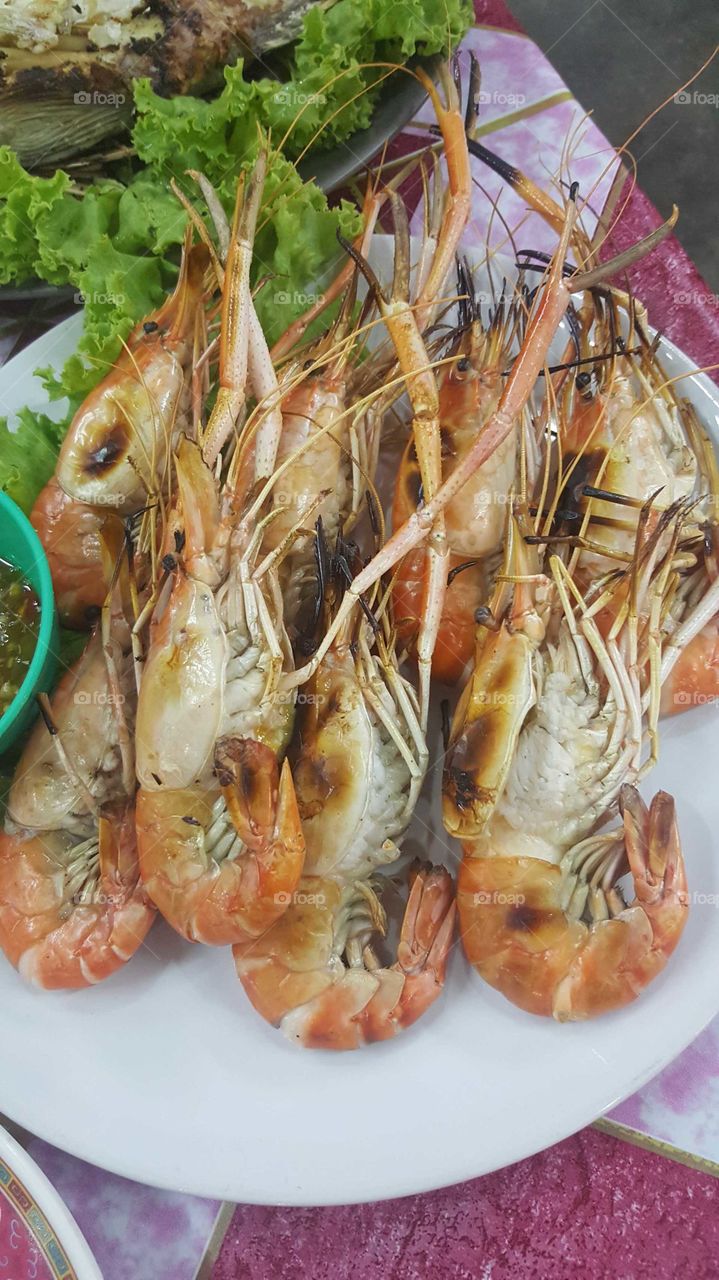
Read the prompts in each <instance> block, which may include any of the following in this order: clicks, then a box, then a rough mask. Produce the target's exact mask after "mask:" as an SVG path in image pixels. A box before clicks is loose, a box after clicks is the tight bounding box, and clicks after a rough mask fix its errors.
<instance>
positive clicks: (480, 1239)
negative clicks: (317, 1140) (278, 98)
mask: <svg viewBox="0 0 719 1280" xmlns="http://www.w3.org/2000/svg"><path fill="white" fill-rule="evenodd" d="M476 14H477V23H478V25H477V27H476V28H475V29H474V30H473V31H472V32H471V33H470V35H469V37H468V39H467V41H466V44H467V47H470V46H471V47H474V48H475V50H476V51H477V53H478V56H479V58H480V62H481V66H482V73H483V79H482V114H481V126H482V129H483V131H484V132H485V134H488V135H489V136H488V138H487V145H489V146H491V147H493V148H494V149H496V150H497V151H499V152H500V153H501V154H502V155H503V157H504V158H506V159H508V160H510V161H512V162H513V163H516V164H518V165H520V166H521V167H522V168H524V169H525V170H526V171H527V172H528V173H530V175H531V176H533V177H534V178H535V179H536V180H537V181H538V182H540V183H542V184H543V185H546V183H547V182H549V181H552V180H553V179H554V178H556V177H557V175H559V176H561V177H564V178H566V177H567V176H568V173H569V172H571V176H572V178H577V179H578V180H579V181H580V184H581V188H580V189H581V193H582V194H584V195H585V196H586V195H587V194H588V193H589V191H590V190H592V199H591V204H592V206H593V208H595V209H597V208H598V207H599V206H600V205H601V202H602V199H603V196H604V195H605V194H606V192H607V190H608V189H609V185H610V182H611V178H612V176H613V172H614V168H615V167H616V162H615V160H614V152H613V151H612V148H611V147H610V146H609V144H608V143H607V141H606V139H605V138H604V137H603V136H602V135H601V133H600V132H599V131H598V130H597V129H596V127H595V126H594V125H593V124H592V123H591V121H589V120H587V119H586V117H585V115H584V111H583V109H582V108H581V107H580V106H579V104H578V103H577V102H576V101H575V100H574V99H573V98H572V96H571V94H570V93H569V91H568V90H567V89H566V86H565V85H564V84H563V83H562V81H561V80H560V79H559V77H558V75H557V73H556V72H555V71H554V69H553V68H552V67H551V65H550V63H549V62H548V61H547V60H546V59H545V58H544V57H543V55H542V54H541V53H540V51H539V50H538V49H537V48H536V46H535V45H533V44H532V43H531V42H530V41H528V40H527V39H526V38H525V37H524V36H523V35H522V33H521V30H520V28H519V26H518V24H517V23H516V21H515V20H514V19H513V17H512V15H511V14H510V13H509V12H508V10H507V9H506V8H505V7H504V5H503V4H502V3H501V0H476ZM587 105H588V106H591V104H587ZM427 118H429V117H427ZM570 134H571V135H572V137H573V139H574V141H573V145H572V148H571V160H570V163H569V165H568V166H567V165H564V166H563V165H562V147H563V144H564V140H565V139H566V138H567V137H568V136H569V135H570ZM423 137H424V138H426V134H424V135H423ZM417 145H418V138H417V136H413V134H412V130H411V129H410V130H409V131H408V132H407V133H406V134H405V135H404V136H403V138H402V140H401V142H400V143H399V144H398V149H399V150H400V151H405V152H406V151H411V150H412V149H413V147H416V146H417ZM607 166H609V168H608V169H607V172H606V173H604V174H603V171H604V170H605V168H606V167H607ZM613 166H614V167H613ZM474 172H475V177H476V179H477V181H478V182H479V183H481V185H482V187H483V188H484V190H485V191H486V192H487V193H488V194H489V195H490V196H491V197H492V198H495V197H497V196H499V197H500V205H499V207H500V210H501V212H502V215H503V217H504V218H505V220H506V221H507V222H508V223H509V224H510V225H511V226H512V227H517V226H518V225H519V226H520V230H519V231H518V233H517V235H518V243H519V247H527V246H529V245H531V247H533V248H537V247H548V248H552V247H553V241H552V238H551V236H550V235H549V234H548V233H547V231H546V229H545V228H544V227H543V225H542V224H541V222H539V220H537V219H531V218H527V217H526V210H525V208H524V206H523V205H522V204H521V202H520V201H518V200H517V198H516V197H515V196H514V195H512V193H510V192H508V191H507V190H506V189H505V190H502V184H501V182H499V180H498V179H495V178H494V176H493V175H491V174H489V173H488V171H486V170H484V169H483V168H482V167H481V166H480V165H479V164H478V163H477V164H476V166H475V170H474ZM602 175H603V176H602ZM595 184H597V185H596V189H593V188H595ZM489 207H490V206H489V202H488V201H487V202H482V201H481V200H480V198H479V196H478V198H477V200H476V202H475V213H474V220H473V228H472V233H473V235H474V236H475V237H476V238H477V240H482V239H484V237H485V235H486V233H487V223H488V216H487V210H488V209H489ZM617 209H618V210H621V217H620V218H619V220H618V222H617V224H616V226H615V227H614V228H613V230H612V233H611V235H610V237H609V239H608V241H607V243H606V244H605V246H604V252H605V253H606V254H607V255H608V256H609V255H610V254H611V253H613V252H616V251H617V250H618V249H619V248H621V247H623V246H624V245H625V244H628V243H630V242H632V241H634V240H635V239H637V238H638V237H639V235H641V234H643V233H645V232H646V231H647V230H648V229H649V228H650V227H651V226H654V225H656V223H657V222H659V221H660V220H661V219H660V215H659V214H658V212H657V211H656V210H655V209H654V207H653V206H652V205H651V203H650V202H649V201H648V200H647V199H646V197H645V196H644V195H643V194H642V192H641V191H639V190H638V189H636V188H633V186H632V184H631V182H630V181H629V180H627V182H626V185H625V188H624V190H623V192H622V195H621V198H620V199H619V202H618V205H617ZM667 212H668V210H662V216H666V214H667ZM588 219H589V223H590V225H591V223H592V216H591V214H589V215H588ZM504 234H505V233H504V232H503V231H502V227H501V223H500V222H499V221H498V220H497V219H495V223H494V227H493V231H492V235H493V237H494V243H495V244H496V243H498V241H499V239H501V237H502V235H504ZM631 283H632V287H633V288H634V290H635V292H636V294H637V295H638V296H639V297H640V298H641V299H642V300H643V301H644V302H645V303H646V304H647V305H648V307H649V310H650V314H651V317H652V321H653V323H654V324H655V325H656V326H657V327H659V328H661V329H662V330H663V331H664V332H665V333H666V334H667V335H668V336H669V337H671V338H672V339H673V340H674V341H675V342H677V343H678V344H679V345H680V346H681V347H682V348H683V349H684V350H685V351H686V352H688V353H689V354H690V355H691V356H692V358H693V359H694V360H695V361H696V363H697V365H699V366H704V367H706V366H711V365H712V364H713V363H714V362H715V361H716V360H717V358H718V356H717V353H719V305H718V304H717V299H716V298H715V297H714V296H713V295H712V294H711V292H710V290H709V289H708V288H707V286H706V285H705V284H704V282H703V281H702V279H701V277H700V276H699V275H698V273H697V272H696V270H695V268H694V267H693V265H692V263H691V262H690V261H689V259H688V258H687V256H686V254H685V253H684V251H683V250H682V248H681V246H680V244H679V242H678V241H677V240H676V239H675V238H672V239H670V240H668V241H666V242H665V243H664V244H663V245H662V246H661V248H660V249H659V250H658V251H657V252H655V253H654V254H653V255H652V257H651V258H650V259H648V260H647V261H645V262H643V263H642V264H641V265H640V266H639V267H638V268H637V269H636V270H634V271H633V272H631ZM447 1087H448V1088H451V1082H448V1083H447ZM434 1102H435V1104H436V1105H437V1106H438V1107H441V1091H440V1092H439V1093H438V1095H437V1097H436V1098H435V1099H434ZM523 1105H526V1106H527V1107H531V1105H532V1101H531V1098H527V1099H525V1100H523ZM557 1105H558V1106H561V1097H560V1095H559V1093H558V1098H557ZM607 1127H608V1128H609V1129H610V1130H612V1129H613V1132H614V1133H617V1134H619V1135H620V1136H624V1137H629V1138H630V1140H632V1141H634V1142H639V1143H648V1144H650V1145H652V1144H653V1145H654V1146H655V1147H656V1148H657V1149H660V1143H659V1142H657V1140H660V1142H664V1143H667V1144H671V1146H672V1147H673V1148H678V1149H679V1151H676V1150H674V1151H673V1152H672V1153H673V1154H674V1155H675V1156H679V1157H680V1158H683V1159H686V1160H687V1161H688V1162H690V1163H691V1162H694V1163H695V1165H699V1164H701V1162H702V1160H704V1162H706V1167H707V1168H711V1170H712V1172H713V1173H716V1172H719V1021H718V1022H717V1023H716V1024H714V1025H713V1026H712V1027H710V1028H708V1030H707V1031H706V1032H705V1033H704V1035H703V1036H702V1037H700V1039H699V1040H698V1041H697V1042H696V1043H695V1044H694V1045H693V1046H692V1047H691V1048H690V1049H688V1050H687V1051H686V1052H685V1053H684V1054H683V1055H682V1056H681V1057H680V1058H679V1059H677V1061H676V1062H675V1063H674V1064H673V1065H672V1066H671V1067H669V1068H668V1069H667V1070H666V1071H664V1072H663V1073H662V1075H660V1076H659V1077H658V1078H657V1079H656V1080H655V1081H654V1082H653V1083H651V1084H650V1085H648V1086H647V1087H646V1088H645V1089H643V1090H642V1091H641V1093H639V1094H637V1095H636V1096H635V1097H634V1098H631V1099H629V1100H628V1101H627V1102H625V1103H624V1104H623V1105H622V1106H621V1107H619V1108H618V1109H617V1111H616V1112H615V1113H614V1115H613V1117H612V1118H611V1119H610V1121H609V1123H608V1126H607ZM28 1146H29V1149H30V1151H31V1153H32V1154H33V1156H34V1157H35V1159H36V1160H38V1162H39V1163H40V1165H41V1166H42V1167H43V1169H44V1170H45V1172H46V1173H47V1174H48V1176H49V1177H50V1178H51V1179H52V1181H53V1182H54V1183H55V1185H56V1186H57V1187H58V1190H59V1191H60V1193H61V1194H62V1195H63V1196H64V1197H65V1199H66V1200H67V1202H68V1204H69V1206H70V1208H71V1210H72V1211H73V1212H74V1214H75V1216H76V1218H77V1220H78V1222H79V1224H80V1226H81V1227H82V1229H83V1230H84V1232H85V1234H86V1236H87V1238H88V1240H89V1242H90V1244H91V1246H92V1247H93V1249H94V1251H95V1253H96V1255H97V1258H98V1261H99V1263H100V1265H101V1267H102V1270H103V1274H104V1276H105V1280H192V1278H193V1277H194V1276H197V1277H198V1278H199V1277H203V1278H204V1280H284V1278H285V1277H286V1278H287V1280H290V1277H292V1278H293V1280H294V1277H297V1276H300V1275H305V1276H308V1277H317V1278H321V1277H325V1276H326V1277H332V1278H333V1280H344V1278H345V1277H347V1280H350V1278H352V1280H354V1278H355V1277H357V1278H358V1280H415V1277H416V1278H417V1280H430V1277H431V1278H434V1277H458V1278H460V1277H462V1278H464V1277H467V1280H469V1278H470V1277H472V1278H473V1280H478V1278H482V1280H490V1277H491V1280H505V1278H506V1280H510V1278H511V1280H515V1278H516V1277H523V1278H525V1277H526V1278H527V1280H531V1278H532V1277H537V1278H538V1280H539V1278H540V1277H542V1278H543V1277H545V1276H548V1275H551V1276H553V1277H556V1280H563V1278H564V1277H570V1276H571V1277H574V1276H575V1275H577V1274H582V1275H583V1276H584V1277H586V1280H595V1278H596V1280H599V1278H600V1277H604V1276H613V1277H617V1278H626V1280H634V1277H644V1276H647V1277H649V1276H651V1277H653V1278H656V1280H663V1278H664V1277H667V1278H668V1277H674V1276H677V1275H681V1276H682V1277H686V1278H687V1280H701V1278H702V1277H709V1276H715V1275H717V1274H719V1263H718V1262H717V1261H716V1259H717V1257H718V1256H719V1181H718V1180H717V1179H716V1177H713V1176H710V1175H709V1174H708V1173H702V1172H698V1171H696V1168H695V1169H694V1170H691V1169H687V1168H686V1167H682V1165H681V1164H679V1163H677V1162H676V1160H667V1159H664V1158H663V1157H662V1156H661V1155H659V1154H656V1152H655V1151H649V1150H641V1149H638V1147H637V1146H633V1145H630V1144H629V1143H627V1142H617V1141H616V1139H615V1137H611V1136H607V1133H606V1132H604V1133H599V1132H597V1131H596V1130H585V1131H584V1132H583V1133H581V1134H579V1135H577V1136H575V1137H574V1138H570V1139H568V1140H567V1141H566V1142H562V1143H560V1144H559V1145H558V1146H556V1147H553V1148H551V1149H550V1150H549V1151H546V1152H544V1153H542V1154H541V1155H538V1156H535V1157H533V1158H532V1159H530V1160H526V1161H523V1162H522V1163H521V1164H518V1165H516V1166H514V1167H512V1168H510V1169H505V1170H503V1171H501V1172H499V1173H496V1174H493V1175H491V1176H489V1177H486V1178H483V1179H477V1180H475V1181H473V1182H468V1183H464V1184H462V1185H460V1186H457V1187H452V1188H449V1189H446V1190H443V1191H439V1192H435V1193H432V1194H428V1195H424V1196H418V1197H413V1198H410V1199H406V1200H400V1201H390V1202H386V1203H383V1204H374V1205H372V1204H370V1205H363V1206H359V1207H357V1206H355V1207H347V1208H332V1209H306V1210H301V1209H269V1208H261V1207H254V1206H242V1205H240V1206H236V1207H233V1206H223V1207H220V1206H218V1205H216V1204H214V1203H212V1202H210V1201H204V1200H199V1199H197V1198H194V1197H190V1196H181V1195H174V1194H171V1193H166V1192H159V1191H155V1190H152V1189H150V1188H146V1187H141V1186H139V1185H138V1184H135V1183H131V1182H127V1181H126V1180H125V1179H122V1178H117V1177H115V1176H114V1175H111V1174H106V1173H104V1172H102V1171H101V1170H99V1169H95V1168H92V1167H91V1166H89V1165H86V1164H84V1163H83V1162H82V1161H78V1160H75V1159H73V1158H72V1157H70V1156H66V1155H64V1154H63V1153H61V1152H59V1151H56V1150H55V1149H53V1148H51V1147H48V1146H47V1145H46V1144H45V1143H43V1142H40V1140H38V1139H29V1140H28ZM347 1159H348V1161H351V1159H352V1153H351V1151H349V1152H348V1153H347ZM218 1211H219V1217H218ZM213 1224H214V1229H213ZM203 1255H204V1261H201V1259H202V1258H203ZM198 1267H199V1270H198Z"/></svg>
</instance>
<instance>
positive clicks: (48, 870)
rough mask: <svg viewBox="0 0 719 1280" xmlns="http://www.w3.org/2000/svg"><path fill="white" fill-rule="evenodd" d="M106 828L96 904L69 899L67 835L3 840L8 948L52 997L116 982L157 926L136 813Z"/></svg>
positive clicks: (0, 932) (3, 921) (2, 924)
mask: <svg viewBox="0 0 719 1280" xmlns="http://www.w3.org/2000/svg"><path fill="white" fill-rule="evenodd" d="M100 821H101V824H102V823H105V829H104V830H103V829H102V827H101V832H100V868H101V874H100V879H99V882H98V885H97V888H96V890H95V892H94V893H93V895H92V897H91V899H90V900H89V901H88V902H84V901H83V902H79V903H78V902H72V901H67V900H66V899H65V898H64V896H63V879H64V874H63V869H62V868H63V861H64V858H65V856H66V854H67V850H68V840H67V837H66V836H65V835H64V834H63V833H61V832H45V833H43V834H42V835H28V834H27V833H17V834H14V835H8V834H6V833H2V834H0V946H2V949H3V951H4V952H5V955H6V956H7V958H8V960H9V961H10V962H11V964H13V965H14V966H15V968H17V969H18V970H19V972H20V973H21V975H22V976H23V977H24V978H25V979H26V980H27V981H29V982H31V983H32V984H33V985H35V986H39V987H42V988H44V989H46V990H60V989H63V990H65V989H78V988H82V987H87V986H93V985H94V984H95V983H97V982H101V981H102V980H104V979H105V978H108V977H110V976H111V975H112V974H113V973H115V972H117V970H118V969H120V968H122V966H123V965H124V964H126V963H127V961H128V960H129V959H130V958H131V957H132V956H133V955H134V953H135V952H136V951H137V949H138V947H140V946H141V944H142V942H143V941H144V939H145V937H146V935H147V933H148V930H149V929H150V926H151V925H152V922H153V920H154V918H155V910H154V907H153V906H152V904H151V903H150V902H149V900H148V898H147V895H146V893H145V891H144V889H143V887H142V885H141V884H140V881H139V869H138V863H137V852H136V845H135V829H134V815H133V812H132V808H131V806H129V805H128V806H126V807H125V809H124V810H122V811H115V813H114V814H113V815H112V817H111V818H106V819H101V820H100Z"/></svg>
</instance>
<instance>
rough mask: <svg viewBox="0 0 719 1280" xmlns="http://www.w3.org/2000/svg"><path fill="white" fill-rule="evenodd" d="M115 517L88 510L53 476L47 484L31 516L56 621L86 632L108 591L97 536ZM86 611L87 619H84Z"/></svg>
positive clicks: (99, 511)
mask: <svg viewBox="0 0 719 1280" xmlns="http://www.w3.org/2000/svg"><path fill="white" fill-rule="evenodd" d="M113 518H114V517H113V516H112V514H111V513H110V512H108V510H107V508H104V509H103V508H100V507H91V506H88V505H87V504H86V503H84V502H78V501H77V500H76V499H75V498H70V497H69V496H68V495H67V494H66V493H65V491H64V489H63V488H62V487H61V486H60V484H59V482H58V480H57V477H56V476H53V477H52V478H51V479H50V480H48V482H47V484H46V485H45V487H44V488H43V489H42V490H41V491H40V493H39V494H38V497H37V499H36V501H35V505H34V507H33V509H32V511H31V512H30V523H31V524H32V526H33V528H34V529H35V531H36V533H37V535H38V537H39V538H40V541H41V543H42V545H43V550H44V552H45V555H46V556H47V562H48V565H49V566H50V574H51V577H52V585H53V590H54V592H55V601H56V604H57V609H58V613H59V615H60V621H61V622H62V623H63V624H64V626H66V627H71V628H73V629H74V630H78V631H86V630H87V628H88V626H89V617H92V615H93V613H94V614H97V613H98V612H99V610H100V609H101V607H102V604H103V602H104V599H105V595H106V592H107V587H106V584H105V578H104V574H103V562H102V552H101V538H100V535H101V533H102V530H103V528H104V526H105V525H106V522H107V521H108V520H112V519H113ZM88 611H89V616H88Z"/></svg>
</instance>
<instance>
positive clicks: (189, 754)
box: [137, 570, 227, 789]
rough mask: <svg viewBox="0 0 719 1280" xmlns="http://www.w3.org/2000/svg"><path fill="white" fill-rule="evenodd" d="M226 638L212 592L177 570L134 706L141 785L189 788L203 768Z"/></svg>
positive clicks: (158, 615)
mask: <svg viewBox="0 0 719 1280" xmlns="http://www.w3.org/2000/svg"><path fill="white" fill-rule="evenodd" d="M226 663H227V638H226V635H225V630H224V627H223V625H222V622H221V619H220V617H219V614H218V611H217V606H216V602H215V598H214V595H213V592H212V590H211V588H210V587H209V586H207V585H206V584H205V583H202V582H198V581H196V580H195V579H194V578H190V577H188V576H187V575H186V574H185V573H183V572H182V570H178V571H177V572H176V574H175V576H174V580H173V581H172V584H171V587H170V590H169V598H168V599H166V600H165V601H162V600H161V601H160V603H159V607H158V608H157V609H156V612H155V616H154V618H153V622H152V635H151V641H150V646H149V652H148V657H147V662H146V663H145V667H144V670H143V677H142V684H141V687H140V696H139V700H138V707H137V776H138V780H139V782H140V784H141V786H143V787H149V788H150V789H156V788H158V787H162V786H164V787H169V788H182V787H187V786H190V785H191V784H192V783H194V782H195V781H197V779H198V778H200V777H201V776H202V774H203V773H204V772H205V771H206V767H207V766H208V763H209V762H210V761H211V758H212V751H213V748H214V745H215V742H216V740H217V737H218V733H219V727H220V722H221V719H222V710H223V695H222V690H223V685H224V673H225V667H226Z"/></svg>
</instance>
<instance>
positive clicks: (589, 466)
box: [552, 449, 606, 533]
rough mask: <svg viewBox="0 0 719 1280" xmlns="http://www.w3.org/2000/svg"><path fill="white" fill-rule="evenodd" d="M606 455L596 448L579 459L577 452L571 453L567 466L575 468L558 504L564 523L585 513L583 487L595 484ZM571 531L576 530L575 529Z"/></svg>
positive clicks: (567, 467) (555, 531)
mask: <svg viewBox="0 0 719 1280" xmlns="http://www.w3.org/2000/svg"><path fill="white" fill-rule="evenodd" d="M605 457H606V455H605V453H604V452H603V451H602V450H600V449H594V450H593V451H592V452H591V453H583V454H582V455H581V457H580V458H579V459H578V460H576V454H569V456H568V458H567V459H566V463H565V467H566V469H567V470H569V469H571V468H572V467H573V468H574V469H573V470H572V472H571V479H570V480H569V482H568V483H567V484H566V485H565V487H564V489H563V490H562V492H561V494H560V496H559V504H558V505H559V508H560V511H561V517H562V522H563V523H567V524H573V522H574V521H575V520H577V519H578V518H579V517H580V516H581V515H583V513H584V507H585V505H586V504H585V501H584V498H583V495H582V489H583V488H584V486H585V485H587V484H589V485H591V484H593V482H594V480H595V479H596V477H597V476H598V474H599V470H600V467H601V465H602V463H603V462H604V460H605ZM575 460H576V464H575ZM552 532H553V533H557V532H559V530H558V529H554V530H552ZM571 532H574V529H572V530H571Z"/></svg>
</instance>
